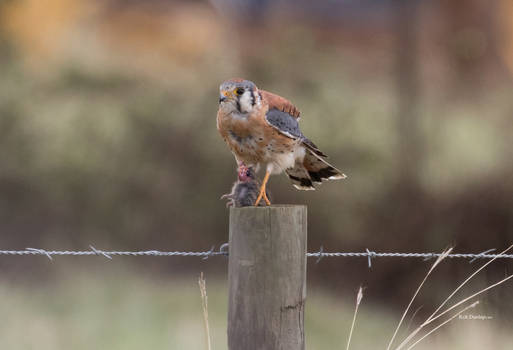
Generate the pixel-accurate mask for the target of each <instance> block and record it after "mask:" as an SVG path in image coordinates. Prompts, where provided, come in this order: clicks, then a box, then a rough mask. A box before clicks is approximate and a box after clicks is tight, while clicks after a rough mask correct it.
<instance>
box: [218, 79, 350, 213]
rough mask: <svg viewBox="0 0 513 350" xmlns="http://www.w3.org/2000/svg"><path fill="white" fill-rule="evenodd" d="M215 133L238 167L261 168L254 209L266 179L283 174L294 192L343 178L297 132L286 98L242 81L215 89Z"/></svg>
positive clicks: (296, 114) (295, 111)
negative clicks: (217, 96) (217, 133)
mask: <svg viewBox="0 0 513 350" xmlns="http://www.w3.org/2000/svg"><path fill="white" fill-rule="evenodd" d="M219 90H220V97H219V110H218V112H217V129H218V130H219V133H220V134H221V136H222V137H223V139H224V140H225V141H226V143H227V144H228V146H229V147H230V149H231V151H232V153H233V155H234V156H235V160H236V161H237V164H238V165H239V166H242V165H245V166H247V167H255V168H256V169H257V170H258V168H259V167H260V166H261V165H262V166H265V170H266V172H265V177H264V179H263V181H262V185H261V186H260V191H259V194H258V197H257V199H256V200H255V203H254V204H255V205H258V203H259V202H260V200H261V199H262V198H264V200H265V202H266V203H267V205H270V204H271V202H270V201H269V199H268V198H267V196H266V194H265V188H266V184H267V181H268V180H269V175H271V174H279V173H281V172H283V171H285V173H286V174H287V175H288V176H289V178H290V180H291V181H292V184H293V185H294V187H295V188H297V189H299V190H314V189H315V188H314V183H321V182H322V181H323V180H338V179H343V178H345V177H346V176H345V175H344V174H343V173H342V172H340V170H338V169H336V168H335V167H333V166H332V165H331V164H329V163H328V162H327V161H326V160H325V158H326V157H327V156H326V155H325V154H324V153H322V152H321V151H320V150H319V149H318V148H317V146H316V145H315V144H314V143H313V142H312V141H310V140H309V139H307V138H306V137H305V135H303V133H302V132H301V130H300V129H299V123H298V120H299V114H300V112H299V110H298V109H297V108H296V107H295V106H294V105H293V104H292V103H290V102H289V101H288V100H286V99H285V98H283V97H281V96H278V95H275V94H273V93H270V92H267V91H264V90H260V89H258V88H257V87H256V85H255V84H254V83H253V82H251V81H249V80H244V79H230V80H227V81H225V82H224V83H222V84H221V86H220V87H219Z"/></svg>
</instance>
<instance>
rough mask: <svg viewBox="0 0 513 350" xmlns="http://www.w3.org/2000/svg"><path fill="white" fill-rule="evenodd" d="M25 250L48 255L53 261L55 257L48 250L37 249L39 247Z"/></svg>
mask: <svg viewBox="0 0 513 350" xmlns="http://www.w3.org/2000/svg"><path fill="white" fill-rule="evenodd" d="M25 250H27V251H29V252H33V253H35V254H41V255H46V257H47V258H48V259H50V260H52V261H53V258H52V256H51V255H50V253H48V252H47V251H46V250H44V249H37V248H25Z"/></svg>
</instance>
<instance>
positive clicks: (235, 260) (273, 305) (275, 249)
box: [228, 206, 307, 350]
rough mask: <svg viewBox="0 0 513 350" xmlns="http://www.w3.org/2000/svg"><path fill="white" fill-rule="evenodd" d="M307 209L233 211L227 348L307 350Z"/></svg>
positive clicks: (240, 209)
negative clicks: (305, 349)
mask: <svg viewBox="0 0 513 350" xmlns="http://www.w3.org/2000/svg"><path fill="white" fill-rule="evenodd" d="M306 213H307V210H306V206H271V207H246V208H231V210H230V242H229V243H230V254H229V264H228V283H229V306H228V348H229V349H230V350H302V349H304V348H305V335H304V307H305V298H306V237H307V220H306V218H307V215H306Z"/></svg>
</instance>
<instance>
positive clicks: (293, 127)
mask: <svg viewBox="0 0 513 350" xmlns="http://www.w3.org/2000/svg"><path fill="white" fill-rule="evenodd" d="M265 120H266V121H267V122H268V123H269V125H271V126H272V127H273V128H275V129H277V130H278V131H279V132H280V133H282V134H283V135H285V136H287V137H290V138H291V139H294V140H297V139H299V140H301V142H302V144H303V145H304V146H305V147H307V148H308V149H310V150H312V151H313V152H315V153H316V154H317V155H319V156H321V157H326V155H325V154H324V153H322V152H321V150H319V148H317V146H316V145H315V144H314V143H313V142H312V141H310V140H309V139H307V138H306V137H305V135H303V133H302V132H301V130H300V129H299V123H298V120H297V118H294V117H293V116H291V115H290V114H288V113H286V112H282V111H280V110H278V109H276V108H272V109H270V110H269V111H268V112H267V114H266V115H265Z"/></svg>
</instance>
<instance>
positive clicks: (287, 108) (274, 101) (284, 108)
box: [258, 90, 301, 119]
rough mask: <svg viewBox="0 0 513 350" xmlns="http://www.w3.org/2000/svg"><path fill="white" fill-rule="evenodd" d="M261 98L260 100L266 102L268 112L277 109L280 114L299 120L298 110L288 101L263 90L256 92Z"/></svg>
mask: <svg viewBox="0 0 513 350" xmlns="http://www.w3.org/2000/svg"><path fill="white" fill-rule="evenodd" d="M258 91H259V92H260V94H261V96H262V99H264V100H265V101H267V104H268V105H269V110H271V109H277V110H279V111H281V112H285V113H288V114H290V115H291V116H292V117H294V118H296V119H299V115H300V114H301V113H300V112H299V109H297V108H296V106H294V105H293V104H292V103H291V102H290V101H289V100H287V99H286V98H283V97H281V96H278V95H275V94H273V93H272V92H269V91H265V90H258Z"/></svg>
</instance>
